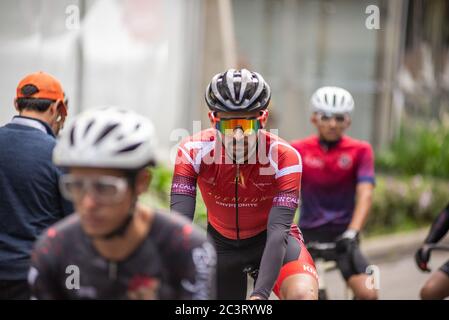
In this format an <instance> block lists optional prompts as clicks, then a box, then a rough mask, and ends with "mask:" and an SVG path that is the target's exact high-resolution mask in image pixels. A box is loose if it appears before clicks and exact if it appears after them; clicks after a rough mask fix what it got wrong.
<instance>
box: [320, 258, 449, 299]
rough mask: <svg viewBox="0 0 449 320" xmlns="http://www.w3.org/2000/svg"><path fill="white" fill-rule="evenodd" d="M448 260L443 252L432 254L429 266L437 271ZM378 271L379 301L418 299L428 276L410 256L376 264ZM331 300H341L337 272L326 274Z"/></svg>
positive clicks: (339, 280)
mask: <svg viewBox="0 0 449 320" xmlns="http://www.w3.org/2000/svg"><path fill="white" fill-rule="evenodd" d="M448 259H449V254H448V253H445V252H433V253H432V259H431V262H430V266H431V269H432V270H436V269H438V268H439V267H440V266H441V265H442V264H443V263H444V262H445V261H447V260H448ZM377 266H378V267H379V270H380V291H379V296H380V299H386V300H389V299H406V300H409V299H413V300H414V299H419V291H420V288H421V287H422V285H423V284H424V283H425V281H426V279H427V277H428V276H429V274H427V273H423V272H420V271H419V270H418V268H417V267H416V265H415V262H414V259H413V256H412V255H406V256H401V257H397V258H396V259H390V260H389V261H383V262H379V263H378V264H377ZM325 281H326V283H327V286H328V288H329V291H328V293H329V296H330V298H331V299H343V298H344V292H345V286H344V283H343V281H342V278H341V276H340V273H339V272H338V271H331V272H329V273H327V274H326V277H325Z"/></svg>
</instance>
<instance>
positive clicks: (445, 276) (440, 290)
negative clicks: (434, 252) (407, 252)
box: [415, 204, 449, 300]
mask: <svg viewBox="0 0 449 320" xmlns="http://www.w3.org/2000/svg"><path fill="white" fill-rule="evenodd" d="M448 230H449V204H448V205H447V206H446V208H444V210H442V211H441V213H440V214H439V215H438V217H437V218H436V219H435V221H434V222H433V224H432V227H431V228H430V231H429V234H428V235H427V237H426V240H425V241H424V244H423V246H422V247H421V248H419V250H418V251H417V252H416V254H415V260H416V264H417V265H418V268H420V269H421V270H422V271H426V272H430V271H431V270H430V269H429V268H428V266H427V264H428V262H429V258H430V252H429V251H428V245H429V244H434V243H438V241H440V240H441V239H442V238H443V237H444V235H445V234H446V233H447V231H448ZM420 294H421V299H425V300H429V299H444V298H447V297H448V296H449V260H448V261H446V263H445V264H443V265H442V266H441V267H440V269H439V270H437V271H436V272H434V273H433V274H432V275H431V276H430V277H429V279H428V280H427V282H426V283H425V284H424V286H423V288H422V289H421V293H420Z"/></svg>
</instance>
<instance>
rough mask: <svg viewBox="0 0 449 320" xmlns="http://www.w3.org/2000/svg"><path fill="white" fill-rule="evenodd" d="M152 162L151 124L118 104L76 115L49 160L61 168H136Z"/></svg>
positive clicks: (153, 133) (153, 144) (152, 134)
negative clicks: (51, 159) (51, 158)
mask: <svg viewBox="0 0 449 320" xmlns="http://www.w3.org/2000/svg"><path fill="white" fill-rule="evenodd" d="M155 161H156V157H155V130H154V127H153V124H152V123H151V121H150V120H149V119H147V118H145V117H143V116H141V115H139V114H137V113H135V112H133V111H130V110H126V109H122V108H119V107H100V108H96V109H92V110H88V111H85V112H83V113H81V114H80V115H78V116H77V117H76V118H75V119H73V121H72V122H71V123H70V124H69V126H68V127H67V128H66V129H65V130H64V132H63V133H62V135H61V137H60V139H59V140H58V142H57V144H56V147H55V149H54V151H53V162H54V163H55V164H56V165H58V166H61V167H94V168H113V169H130V170H136V169H140V168H143V167H145V166H147V165H152V164H154V163H155Z"/></svg>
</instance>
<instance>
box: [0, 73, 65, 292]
mask: <svg viewBox="0 0 449 320" xmlns="http://www.w3.org/2000/svg"><path fill="white" fill-rule="evenodd" d="M14 104H15V107H16V110H17V111H18V112H19V115H18V116H15V117H14V118H13V119H12V120H11V122H10V123H8V124H7V125H5V126H3V127H0V150H1V152H0V299H28V298H29V296H30V294H29V289H28V284H27V271H28V268H29V263H30V261H29V255H30V251H31V249H32V246H33V243H34V241H35V239H36V238H37V237H38V236H39V235H40V233H41V232H42V231H43V230H44V229H46V228H47V227H49V226H50V225H52V224H53V223H55V222H56V221H58V220H59V219H61V218H62V217H64V216H66V215H67V214H70V213H72V212H73V207H72V205H71V204H70V203H68V202H66V201H65V200H64V199H63V197H62V196H61V194H60V193H59V189H58V182H59V176H60V174H61V173H60V171H59V169H58V168H57V167H56V166H55V165H54V164H53V163H52V152H53V148H54V146H55V144H56V138H55V137H56V135H57V134H58V132H59V130H60V129H61V128H62V126H63V125H64V121H65V118H66V116H67V100H66V99H65V95H64V91H63V89H62V86H61V84H60V83H59V81H58V80H57V79H55V78H54V77H53V76H51V75H49V74H47V73H44V72H37V73H33V74H30V75H28V76H26V77H25V78H24V79H23V80H22V81H20V83H19V85H18V87H17V95H16V99H15V101H14Z"/></svg>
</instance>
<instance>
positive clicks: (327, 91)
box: [310, 87, 354, 114]
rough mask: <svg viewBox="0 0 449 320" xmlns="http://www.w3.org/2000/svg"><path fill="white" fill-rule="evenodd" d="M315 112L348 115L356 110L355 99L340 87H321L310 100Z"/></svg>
mask: <svg viewBox="0 0 449 320" xmlns="http://www.w3.org/2000/svg"><path fill="white" fill-rule="evenodd" d="M310 104H311V106H312V109H313V111H314V112H322V113H326V114H346V113H351V112H352V110H353V109H354V99H353V98H352V95H351V94H350V93H349V92H348V91H347V90H345V89H343V88H339V87H321V88H319V89H318V90H316V91H315V93H314V94H313V95H312V98H311V99H310Z"/></svg>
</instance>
